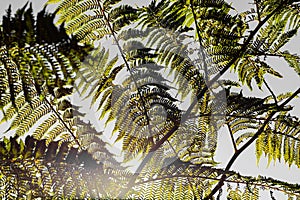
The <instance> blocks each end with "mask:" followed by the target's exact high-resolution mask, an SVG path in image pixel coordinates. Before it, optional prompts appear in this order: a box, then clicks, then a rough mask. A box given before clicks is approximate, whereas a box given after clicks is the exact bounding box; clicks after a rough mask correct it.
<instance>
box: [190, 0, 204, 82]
mask: <svg viewBox="0 0 300 200" xmlns="http://www.w3.org/2000/svg"><path fill="white" fill-rule="evenodd" d="M190 6H191V10H192V13H193V19H194V22H195V26H196V32H197V35H198V42H199V45H200V53H201V56H202V62H204V63H203V64H204V73H205V74H204V77H205V81H206V83H208V80H209V77H208V71H207V63H206V61H205V54H204V51H203V49H202V48H201V47H202V46H203V45H202V39H201V36H200V29H199V26H198V23H197V16H196V13H195V10H194V5H193V1H191V3H190Z"/></svg>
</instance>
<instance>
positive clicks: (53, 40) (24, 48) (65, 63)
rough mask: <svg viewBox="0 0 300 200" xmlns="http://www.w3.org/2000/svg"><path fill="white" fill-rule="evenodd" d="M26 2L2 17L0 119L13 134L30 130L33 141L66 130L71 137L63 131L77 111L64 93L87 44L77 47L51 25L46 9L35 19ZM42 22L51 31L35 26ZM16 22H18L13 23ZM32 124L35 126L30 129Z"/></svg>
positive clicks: (71, 123) (86, 48) (71, 121)
mask: <svg viewBox="0 0 300 200" xmlns="http://www.w3.org/2000/svg"><path fill="white" fill-rule="evenodd" d="M26 6H27V5H25V6H24V7H23V8H22V9H19V10H18V11H17V13H16V14H15V16H14V17H12V16H11V14H10V12H11V11H10V9H9V10H8V11H7V12H8V13H7V15H6V16H4V18H3V24H2V29H1V44H2V45H3V46H2V47H1V58H0V61H1V66H0V68H1V70H0V71H1V93H0V96H1V97H0V104H1V110H2V113H3V117H2V119H1V122H2V123H3V122H4V121H8V122H9V123H10V127H9V129H8V131H14V133H15V134H16V135H18V136H21V135H24V134H25V133H28V132H29V131H32V132H33V135H34V137H35V138H37V139H41V138H47V144H48V143H50V142H51V141H53V140H54V139H55V138H57V137H58V136H59V135H60V136H62V135H64V134H65V133H66V132H69V134H68V135H69V138H65V139H66V140H70V139H71V138H72V136H71V135H70V132H71V131H68V130H67V129H66V128H67V127H66V124H68V128H69V129H71V128H72V126H73V124H74V118H73V116H74V115H78V114H79V113H78V112H77V109H75V108H76V107H75V106H72V105H71V103H70V99H68V97H69V96H70V95H71V93H72V88H73V82H74V78H75V74H76V71H77V70H78V68H79V65H80V61H81V60H82V59H83V58H84V56H85V55H86V54H87V52H88V50H89V49H90V47H89V46H86V45H84V46H78V45H77V41H76V40H74V39H72V38H69V37H68V36H67V35H66V33H65V31H64V29H63V28H61V29H60V30H58V29H57V28H56V27H55V26H54V25H53V18H54V17H53V15H52V14H47V13H46V12H45V10H43V11H41V12H40V13H38V16H37V19H36V20H34V17H33V14H32V8H31V6H30V7H29V8H28V9H26ZM46 22H47V24H48V28H49V30H51V31H52V32H51V34H49V30H46V29H42V27H40V26H41V23H46ZM15 23H21V24H22V25H20V26H16V24H15ZM43 26H45V24H43ZM28 34H31V35H30V37H26V35H28ZM52 34H53V35H56V36H58V37H53V35H52ZM8 41H9V42H8ZM76 112H77V114H76ZM59 118H61V119H60V120H59ZM62 120H64V121H65V124H63V123H62ZM37 122H38V123H40V125H38V126H36V127H35V129H31V128H32V127H33V126H34V125H35V124H37ZM73 139H74V138H73Z"/></svg>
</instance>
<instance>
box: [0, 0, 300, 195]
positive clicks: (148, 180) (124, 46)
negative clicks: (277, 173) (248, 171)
mask: <svg viewBox="0 0 300 200" xmlns="http://www.w3.org/2000/svg"><path fill="white" fill-rule="evenodd" d="M47 4H56V5H57V7H56V10H55V12H54V14H47V13H46V8H45V9H43V10H42V11H41V12H40V13H38V15H37V19H36V20H35V19H34V17H33V15H32V9H31V6H30V7H29V8H27V7H28V5H25V6H24V7H23V8H21V9H19V10H18V11H17V13H16V14H15V15H14V17H12V15H11V10H10V9H9V10H8V11H7V14H6V15H5V16H4V17H3V22H2V26H1V34H0V36H1V38H0V39H1V40H0V42H1V48H0V78H1V79H0V108H1V109H2V113H3V114H2V115H3V118H2V122H6V123H9V129H8V130H7V131H6V132H5V131H3V134H5V133H10V134H13V136H12V137H4V136H2V135H1V140H0V153H1V161H0V162H1V164H0V189H1V192H0V195H1V197H2V198H4V197H5V198H37V197H40V198H66V199H69V198H142V199H222V198H226V197H227V199H234V200H236V199H259V196H260V192H261V190H262V189H264V190H269V191H270V196H271V198H272V199H274V196H273V191H277V192H281V193H283V194H286V195H288V198H289V199H294V198H299V197H300V191H299V188H300V186H299V184H290V183H287V182H284V181H279V180H276V179H273V178H268V177H264V176H257V177H251V176H243V175H241V174H239V173H238V172H235V171H232V170H231V169H230V168H231V166H232V164H233V163H234V162H235V159H237V158H238V156H239V155H240V153H242V152H243V151H244V150H245V149H246V148H248V146H249V145H251V144H252V143H255V144H256V151H255V152H253V153H255V154H256V156H257V161H259V159H260V158H261V156H262V155H265V156H266V157H267V159H268V162H269V164H270V162H271V161H274V162H276V161H277V160H278V161H280V160H283V161H284V162H285V163H287V165H288V166H291V165H294V166H296V167H298V168H299V167H300V152H299V149H300V142H299V141H300V129H299V127H300V126H299V118H298V117H297V116H293V115H292V114H291V111H293V107H292V106H291V105H289V103H290V101H291V100H292V99H294V98H296V97H297V95H298V94H299V93H300V91H299V89H298V90H297V91H296V92H294V93H293V91H287V93H284V94H279V95H278V94H275V93H274V92H273V91H272V86H271V87H270V86H269V85H268V82H267V80H268V79H266V75H267V74H268V75H272V76H274V77H276V78H283V75H282V74H281V72H280V71H279V70H278V71H277V70H275V69H274V68H273V66H272V62H270V59H271V58H272V59H283V60H285V61H286V63H287V65H289V66H290V67H291V68H293V69H294V71H295V72H296V73H297V74H298V75H299V66H300V64H299V60H300V59H299V56H298V55H296V54H291V53H289V51H287V50H286V49H285V45H286V44H287V43H288V42H289V41H290V40H291V39H293V38H294V37H295V36H296V34H297V32H299V28H300V27H299V26H300V25H299V24H300V14H299V7H300V2H299V1H294V0H280V1H275V0H261V1H254V2H253V4H251V5H250V6H251V8H250V9H249V10H247V11H245V12H243V13H238V12H236V10H235V9H234V8H233V7H232V5H231V4H230V3H228V2H226V1H223V0H165V1H162V0H161V1H160V0H153V1H151V2H150V3H149V4H148V5H147V6H144V7H138V6H130V5H125V4H124V2H123V1H122V0H48V2H47ZM55 17H57V18H56V19H57V25H58V26H59V28H57V27H56V26H54V25H53V20H54V18H55ZM109 36H110V37H109ZM112 40H113V41H112ZM111 41H112V42H113V44H115V45H114V46H116V48H115V49H117V51H118V53H116V52H115V49H114V51H111V50H110V49H108V48H107V47H106V45H105V44H104V45H103V44H102V42H111ZM99 43H100V44H101V45H99ZM92 45H94V47H96V48H95V49H94V50H93V51H91V46H92ZM103 47H105V48H103ZM283 67H284V66H283ZM229 70H231V71H232V72H234V73H236V74H237V77H238V80H237V81H235V80H228V79H226V78H222V77H221V76H222V75H223V74H225V72H227V71H229ZM282 71H284V69H283V70H282ZM242 85H245V86H246V87H248V88H249V89H250V90H253V89H257V88H258V89H261V90H262V89H264V88H267V89H266V91H267V92H266V93H265V94H266V96H265V97H257V96H255V95H253V96H245V95H244V94H243V92H242V90H241V88H240V87H242ZM75 91H77V92H79V93H80V95H81V97H82V98H83V99H90V102H91V107H92V108H93V107H95V108H96V110H97V115H98V116H99V119H98V120H99V122H100V123H101V124H104V126H105V127H103V129H105V131H106V130H107V129H108V128H109V129H110V130H111V132H109V133H108V134H109V135H110V136H111V137H114V138H115V142H116V143H118V142H120V143H121V145H122V148H121V153H122V156H121V159H122V164H126V163H127V162H128V161H137V160H138V162H139V164H140V166H139V167H138V168H137V169H136V172H135V173H130V172H128V169H127V168H126V167H124V165H121V163H119V162H117V161H116V160H115V159H114V154H113V153H111V152H110V151H108V149H109V148H108V144H107V143H106V142H104V141H103V136H104V134H103V132H101V131H97V130H95V128H94V126H93V124H91V123H90V122H86V121H85V119H84V115H85V113H83V112H81V111H79V107H78V106H76V105H73V104H72V102H71V100H70V99H71V97H72V95H73V94H74V93H75ZM285 92H286V91H285ZM224 129H227V132H228V134H229V135H230V137H231V140H232V141H231V142H232V144H233V150H234V154H233V156H232V157H231V158H229V160H230V161H229V162H228V163H227V166H226V168H224V169H222V168H220V166H221V165H220V163H219V162H218V160H216V152H217V148H218V147H219V144H220V143H222V142H224V141H219V140H218V138H219V137H218V135H219V133H220V130H224ZM1 134H2V133H1ZM24 135H28V136H27V137H26V138H25V137H24ZM8 138H9V139H8ZM23 138H25V139H24V140H23ZM225 164H226V163H225ZM222 166H224V165H222ZM224 183H226V184H227V187H226V188H222V186H223V184H224Z"/></svg>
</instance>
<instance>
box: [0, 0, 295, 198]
mask: <svg viewBox="0 0 300 200" xmlns="http://www.w3.org/2000/svg"><path fill="white" fill-rule="evenodd" d="M26 2H27V0H1V3H0V5H1V6H0V14H1V15H3V14H4V13H5V10H6V9H7V8H8V5H9V4H12V5H13V6H12V8H13V11H15V10H16V9H17V8H19V7H21V6H23V5H24V4H25V3H26ZM32 2H33V9H34V12H38V11H40V10H41V9H42V8H43V5H44V3H45V2H46V0H32ZM127 2H128V3H129V2H131V3H133V2H134V3H137V4H138V5H140V6H141V5H143V4H144V5H146V4H147V2H149V0H139V1H138V0H127ZM231 2H233V7H235V8H237V10H238V11H239V12H240V11H244V10H245V8H247V7H249V4H248V3H247V2H248V1H241V0H232V1H231ZM0 20H1V21H2V17H1V19H0ZM299 44H300V39H299V36H298V37H297V38H295V39H294V40H293V41H292V42H291V43H290V45H288V46H287V49H289V50H290V51H291V52H293V53H298V54H300V49H299ZM272 64H274V68H275V69H277V70H278V71H280V72H281V73H282V74H283V75H284V77H285V78H284V79H282V80H280V79H277V78H274V77H271V76H267V81H268V82H269V83H270V85H271V86H272V89H273V90H274V91H275V93H276V94H279V93H282V92H285V91H295V90H296V89H297V88H298V87H299V86H300V79H299V76H298V75H297V74H296V73H295V72H294V71H293V70H292V69H290V68H288V67H287V65H286V64H285V63H284V62H281V61H278V60H276V61H273V62H272ZM282 68H285V69H284V70H282ZM227 77H236V75H234V74H227ZM252 92H253V93H252V95H253V94H255V95H261V96H266V94H268V93H267V90H266V89H265V88H264V91H263V92H262V91H259V90H254V91H252ZM243 93H244V94H249V95H250V94H251V92H250V91H249V90H248V89H247V88H243ZM292 103H293V104H295V105H297V106H296V107H297V108H296V109H295V111H294V112H293V114H294V115H297V116H298V117H300V101H299V99H298V100H293V102H292ZM0 128H1V126H0ZM2 128H3V127H2ZM2 128H1V129H2ZM219 137H220V141H229V142H222V143H221V144H219V148H218V151H217V158H216V160H217V161H221V162H223V163H224V165H226V164H227V161H228V159H230V157H231V155H232V153H233V148H232V145H231V143H230V138H229V134H228V133H227V131H222V132H221V133H220V136H219ZM254 152H255V148H254V145H252V146H251V147H250V148H249V149H247V150H246V151H245V152H244V153H243V154H242V155H241V156H240V157H239V158H238V160H237V161H236V163H235V164H234V165H233V167H232V170H236V171H239V172H240V173H241V174H243V175H255V176H256V175H258V174H261V175H264V176H271V177H274V178H277V179H280V180H287V181H290V182H294V183H300V181H299V180H300V173H299V169H297V168H296V167H294V165H293V166H292V167H291V168H290V169H289V168H288V167H287V166H286V165H284V164H281V163H276V165H275V166H274V165H273V164H271V165H270V167H269V168H266V166H267V165H266V163H267V161H266V159H261V161H260V165H259V167H258V166H256V158H255V153H254ZM266 195H267V196H268V198H267V199H271V198H270V196H269V195H268V194H266V193H264V195H263V196H261V198H260V199H266V197H267V196H266ZM275 197H276V198H278V199H281V198H282V196H280V195H279V194H277V193H275Z"/></svg>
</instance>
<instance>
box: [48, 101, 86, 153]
mask: <svg viewBox="0 0 300 200" xmlns="http://www.w3.org/2000/svg"><path fill="white" fill-rule="evenodd" d="M44 100H45V102H46V103H47V104H48V106H49V107H50V108H51V110H52V111H53V112H54V113H55V115H56V116H57V118H58V119H59V121H60V122H61V123H62V124H63V126H64V127H65V128H66V129H67V131H68V132H69V133H70V134H71V136H72V137H73V139H74V140H75V142H76V144H77V145H78V147H79V148H80V149H82V147H81V145H80V143H79V141H78V139H77V137H76V136H75V135H74V133H73V132H72V130H71V129H70V128H69V127H68V125H67V124H66V122H65V121H64V120H63V119H62V118H61V116H60V114H59V113H58V112H57V111H56V110H55V109H54V107H53V106H52V104H51V103H50V102H49V101H48V99H47V97H45V98H44Z"/></svg>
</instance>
